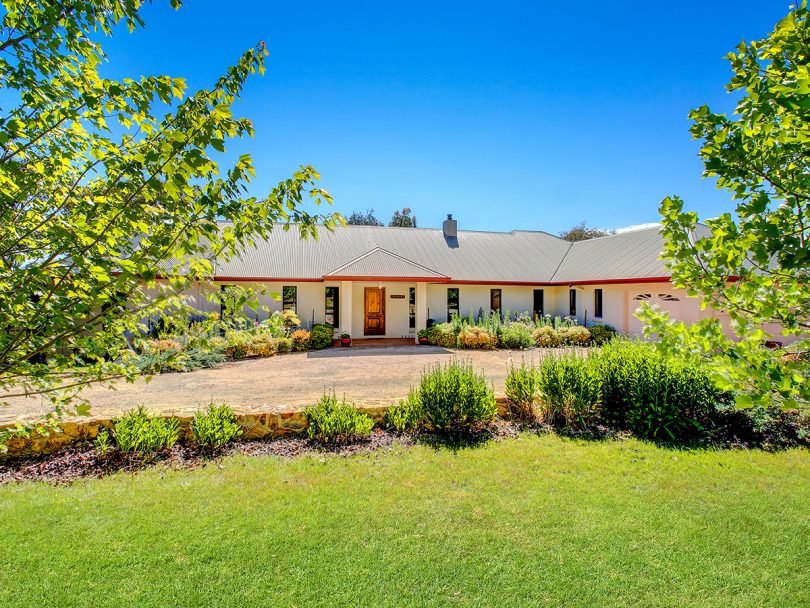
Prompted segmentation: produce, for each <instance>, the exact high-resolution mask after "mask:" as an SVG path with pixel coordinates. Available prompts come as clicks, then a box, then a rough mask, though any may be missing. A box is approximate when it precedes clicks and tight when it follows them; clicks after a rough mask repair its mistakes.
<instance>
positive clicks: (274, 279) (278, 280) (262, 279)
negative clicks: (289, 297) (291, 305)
mask: <svg viewBox="0 0 810 608" xmlns="http://www.w3.org/2000/svg"><path fill="white" fill-rule="evenodd" d="M214 280H215V281H229V282H231V283H236V282H238V281H253V282H257V283H262V282H264V283H323V279H313V278H307V279H301V278H298V279H296V278H291V277H220V276H216V277H214Z"/></svg>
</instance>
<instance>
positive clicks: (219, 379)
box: [0, 345, 546, 423]
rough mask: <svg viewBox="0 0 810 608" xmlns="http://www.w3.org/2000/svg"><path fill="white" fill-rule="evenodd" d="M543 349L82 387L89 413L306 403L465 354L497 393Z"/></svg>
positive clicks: (357, 360)
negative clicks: (514, 368) (511, 367)
mask: <svg viewBox="0 0 810 608" xmlns="http://www.w3.org/2000/svg"><path fill="white" fill-rule="evenodd" d="M544 352H546V351H541V350H534V351H527V352H514V353H513V352H512V351H507V350H496V351H452V350H447V349H444V348H439V347H435V346H418V345H410V346H391V347H383V348H354V347H352V348H330V349H327V350H322V351H312V352H306V353H290V354H287V355H277V356H275V357H268V358H265V359H252V360H249V361H240V362H236V363H227V364H224V365H222V366H220V367H218V368H216V369H206V370H199V371H196V372H188V373H171V374H161V375H158V376H154V377H153V378H152V380H151V381H150V382H146V381H144V380H138V381H136V382H135V383H133V384H129V383H126V382H121V383H118V384H117V385H116V390H109V389H106V388H102V387H92V388H87V389H85V390H84V392H83V393H82V395H83V396H84V397H86V398H87V399H88V400H89V401H90V406H91V414H92V415H94V416H102V417H107V416H111V415H117V414H120V413H121V412H123V411H126V410H128V409H131V408H133V407H135V406H137V405H140V404H143V405H145V406H146V407H147V408H148V409H150V410H152V411H155V412H158V411H159V412H165V413H175V414H180V413H189V412H193V411H194V410H196V409H198V408H200V407H203V406H205V405H207V404H209V403H211V402H212V401H213V402H216V403H227V404H228V405H230V406H231V407H233V408H235V409H237V410H240V411H251V410H264V409H267V408H268V407H269V408H276V407H286V406H296V405H297V406H302V405H309V404H312V403H314V402H315V401H317V399H318V398H319V397H320V396H321V395H323V393H324V391H328V390H334V391H335V392H336V393H337V395H338V397H341V396H343V395H345V396H346V398H347V399H348V400H349V401H355V402H358V403H364V404H368V405H387V404H390V403H396V402H397V401H398V400H399V399H401V398H403V397H405V396H406V395H407V394H408V389H409V388H410V386H412V385H413V384H415V383H416V382H418V381H419V375H420V373H421V372H422V370H423V369H424V368H425V366H427V365H431V364H434V363H437V362H446V361H449V360H451V359H452V358H454V357H455V358H457V359H460V360H470V361H472V363H473V365H474V366H475V368H476V369H478V370H482V371H483V372H484V373H485V374H486V376H487V378H488V379H489V380H490V381H492V383H493V385H494V387H495V392H496V394H502V393H503V386H504V379H505V378H506V373H507V365H508V363H509V362H510V361H514V363H515V365H520V362H521V359H524V358H525V359H526V361H527V362H530V361H534V362H537V361H538V360H539V359H540V358H541V357H542V356H543V354H544ZM46 411H47V404H43V402H42V400H41V399H40V398H29V399H14V400H12V404H11V406H10V407H9V408H0V423H2V422H8V421H11V420H18V419H22V418H26V419H36V418H38V417H39V416H41V415H42V414H43V413H45V412H46Z"/></svg>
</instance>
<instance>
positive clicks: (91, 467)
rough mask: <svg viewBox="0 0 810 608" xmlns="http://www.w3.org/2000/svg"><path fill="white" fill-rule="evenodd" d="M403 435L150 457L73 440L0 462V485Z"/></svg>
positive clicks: (367, 449)
mask: <svg viewBox="0 0 810 608" xmlns="http://www.w3.org/2000/svg"><path fill="white" fill-rule="evenodd" d="M412 443H413V440H412V438H411V437H409V436H405V435H397V434H393V433H389V432H386V431H382V430H376V431H375V432H374V433H372V435H371V436H370V437H368V438H366V439H360V440H357V441H353V442H351V443H341V444H333V445H321V444H318V443H315V442H312V441H310V440H309V439H307V438H305V437H283V438H278V439H272V440H264V441H263V440H248V441H239V442H235V443H232V444H231V445H229V446H228V447H227V448H225V449H224V450H223V451H222V452H219V453H216V454H211V453H210V452H206V451H204V450H201V449H199V448H198V447H197V446H195V445H181V444H178V445H175V446H174V447H172V448H171V449H169V450H163V451H161V452H159V453H158V454H156V455H155V457H154V458H150V459H144V458H142V457H139V456H137V455H124V454H121V453H118V452H114V453H112V454H110V455H108V456H104V457H101V456H99V454H98V452H97V450H96V448H95V447H94V446H93V445H92V444H90V443H84V444H78V445H73V446H69V447H67V448H65V449H64V450H60V451H59V452H57V453H55V454H50V455H47V456H39V457H35V458H26V459H17V460H6V461H0V484H6V483H15V482H24V481H41V482H45V483H50V484H53V485H66V484H70V483H72V482H74V481H77V480H79V479H82V478H89V477H96V478H100V477H104V476H106V475H110V474H112V473H116V472H133V473H134V472H137V471H141V470H144V469H147V468H150V467H162V468H164V469H195V468H199V467H205V466H208V465H210V464H215V463H217V462H218V461H219V460H221V459H222V457H224V456H231V455H238V454H241V455H245V456H276V457H279V458H297V457H301V456H314V455H323V456H351V455H356V454H368V453H372V452H376V451H378V450H386V449H391V448H392V447H393V446H395V445H410V444H412Z"/></svg>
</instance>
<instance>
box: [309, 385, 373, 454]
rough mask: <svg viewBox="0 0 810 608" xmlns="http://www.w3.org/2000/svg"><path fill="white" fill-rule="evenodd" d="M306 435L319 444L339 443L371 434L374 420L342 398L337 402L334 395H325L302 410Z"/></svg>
mask: <svg viewBox="0 0 810 608" xmlns="http://www.w3.org/2000/svg"><path fill="white" fill-rule="evenodd" d="M304 417H305V418H306V421H307V424H308V426H307V435H309V438H310V439H314V440H315V441H318V442H320V443H340V442H345V441H350V440H352V439H357V438H360V437H366V436H368V435H370V434H371V429H372V428H373V427H374V420H373V419H372V418H371V416H369V415H368V414H366V413H364V412H361V411H360V410H358V409H357V408H356V407H355V406H354V405H350V404H348V403H346V398H345V397H344V398H343V400H342V401H340V402H339V401H338V400H337V398H336V397H335V395H334V393H329V394H325V395H324V396H323V397H321V399H320V401H318V403H317V405H314V406H312V407H309V408H307V409H306V410H304Z"/></svg>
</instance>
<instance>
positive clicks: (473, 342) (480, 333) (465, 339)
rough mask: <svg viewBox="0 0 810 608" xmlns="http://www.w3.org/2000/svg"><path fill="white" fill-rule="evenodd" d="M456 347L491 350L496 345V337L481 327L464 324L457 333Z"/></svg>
mask: <svg viewBox="0 0 810 608" xmlns="http://www.w3.org/2000/svg"><path fill="white" fill-rule="evenodd" d="M458 347H459V348H468V349H484V350H491V349H493V348H497V347H498V337H497V336H493V335H492V334H490V333H489V332H488V331H487V330H486V329H484V328H482V327H473V326H470V325H466V326H464V327H463V328H462V329H461V331H460V332H459V334H458Z"/></svg>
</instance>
